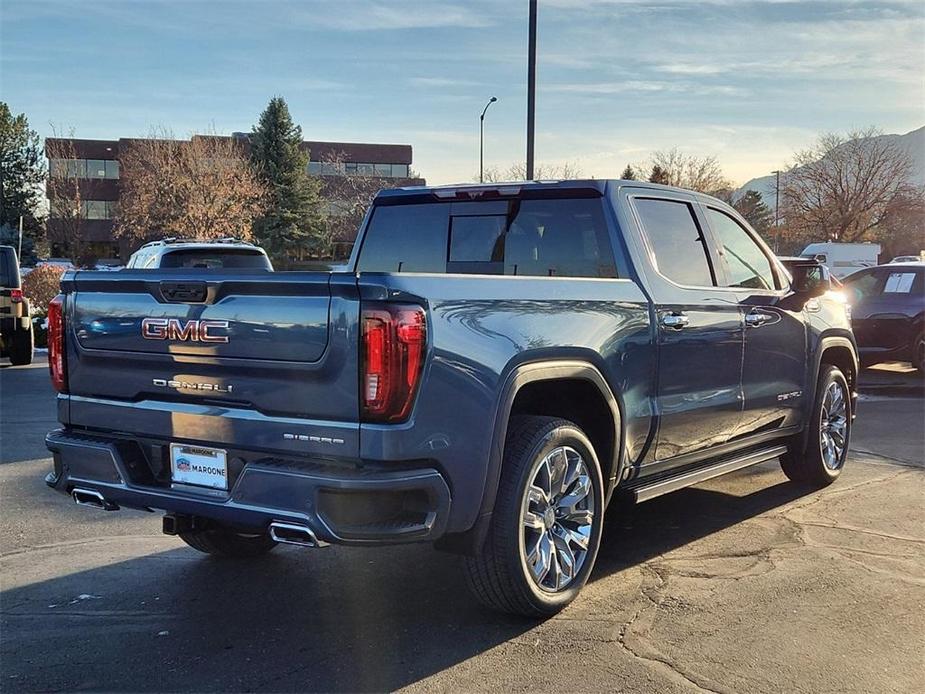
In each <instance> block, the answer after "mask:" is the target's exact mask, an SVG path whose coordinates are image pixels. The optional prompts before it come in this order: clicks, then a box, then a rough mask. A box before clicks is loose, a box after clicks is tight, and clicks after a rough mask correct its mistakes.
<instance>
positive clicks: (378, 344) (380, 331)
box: [360, 304, 427, 422]
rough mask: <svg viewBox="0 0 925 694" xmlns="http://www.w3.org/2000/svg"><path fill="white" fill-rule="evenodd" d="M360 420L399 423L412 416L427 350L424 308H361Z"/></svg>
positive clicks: (400, 306) (389, 306)
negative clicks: (361, 418)
mask: <svg viewBox="0 0 925 694" xmlns="http://www.w3.org/2000/svg"><path fill="white" fill-rule="evenodd" d="M362 326H363V350H362V353H363V354H362V358H363V364H362V367H361V378H362V382H361V384H360V388H361V390H362V393H361V397H362V401H363V419H364V421H367V422H399V421H402V420H403V419H406V418H407V417H408V415H409V414H410V413H411V407H412V405H413V404H414V396H415V394H416V392H417V387H418V382H419V381H420V379H421V370H422V368H423V366H424V350H425V349H426V347H427V329H426V320H425V316H424V309H422V308H421V307H420V306H404V305H398V304H382V305H376V307H375V308H372V307H367V308H364V309H363V314H362Z"/></svg>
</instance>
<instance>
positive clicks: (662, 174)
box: [649, 164, 668, 186]
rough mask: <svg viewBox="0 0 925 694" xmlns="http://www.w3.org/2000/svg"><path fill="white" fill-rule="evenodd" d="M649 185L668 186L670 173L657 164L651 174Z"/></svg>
mask: <svg viewBox="0 0 925 694" xmlns="http://www.w3.org/2000/svg"><path fill="white" fill-rule="evenodd" d="M649 183H661V184H663V185H666V186H667V185H668V172H667V171H665V170H664V169H663V168H662V167H661V166H659V165H658V164H655V165H654V166H653V167H652V173H650V174H649Z"/></svg>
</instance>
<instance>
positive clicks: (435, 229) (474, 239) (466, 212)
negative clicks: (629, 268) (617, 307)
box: [357, 197, 617, 278]
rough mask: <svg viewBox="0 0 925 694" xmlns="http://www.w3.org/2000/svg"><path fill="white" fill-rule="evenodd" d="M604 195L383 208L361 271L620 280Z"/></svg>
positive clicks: (367, 240) (370, 230)
mask: <svg viewBox="0 0 925 694" xmlns="http://www.w3.org/2000/svg"><path fill="white" fill-rule="evenodd" d="M603 205H604V201H603V198H600V197H593V198H588V197H576V198H556V199H511V200H497V199H493V200H490V201H484V202H438V203H418V204H391V205H380V206H376V207H374V209H373V214H372V216H371V218H370V222H369V224H368V227H367V230H366V234H365V236H364V238H363V242H362V247H361V249H360V252H359V257H358V260H357V270H358V271H359V272H429V273H447V274H496V275H512V276H530V277H602V278H608V277H609V278H612V277H617V267H616V263H615V260H614V254H613V249H612V246H611V242H610V236H609V232H608V226H607V222H606V218H605V216H604V207H603Z"/></svg>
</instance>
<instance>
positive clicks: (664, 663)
mask: <svg viewBox="0 0 925 694" xmlns="http://www.w3.org/2000/svg"><path fill="white" fill-rule="evenodd" d="M644 571H645V572H646V573H647V574H649V577H650V578H651V579H653V581H650V582H644V583H643V585H642V586H641V587H640V590H639V594H640V595H641V596H642V597H643V598H645V599H646V604H644V605H643V606H642V607H640V608H639V609H638V610H636V611H635V612H634V613H633V616H632V617H631V618H630V619H629V620H628V621H626V622H625V623H624V624H622V625H621V626H620V628H619V630H618V632H617V639H616V641H617V643H618V644H619V645H620V648H621V649H622V650H624V651H625V652H626V653H627V654H629V655H630V656H631V657H632V658H634V659H636V660H639V661H640V662H642V663H644V664H645V665H646V666H647V667H649V668H650V669H652V670H655V671H657V672H660V673H661V674H662V675H664V676H665V677H667V678H668V679H670V680H671V681H673V682H675V683H678V684H681V685H687V686H688V687H691V688H692V689H693V690H695V691H698V692H708V693H709V694H726V693H727V692H728V691H729V690H726V689H718V688H716V686H717V685H715V684H713V683H707V682H706V681H705V680H702V679H701V678H699V677H698V676H696V675H694V674H691V673H688V672H685V671H684V670H683V669H681V668H680V667H679V666H678V665H676V664H675V663H674V662H672V660H671V658H669V657H668V656H665V655H663V654H662V653H660V652H658V651H657V650H656V649H655V648H654V647H652V645H651V644H650V643H649V642H648V641H647V639H646V638H645V634H646V633H648V631H649V628H650V627H651V624H652V622H653V621H654V619H655V615H656V613H657V611H658V609H659V608H660V607H661V606H662V604H663V602H664V594H663V591H664V589H665V587H666V586H667V583H668V575H669V574H670V570H669V569H668V568H667V567H664V566H648V567H645V569H644ZM640 622H642V623H643V624H644V626H643V628H641V629H639V633H634V629H633V627H634V626H636V625H637V624H639V623H640ZM633 636H635V638H637V639H639V640H640V641H641V642H642V643H643V644H644V645H646V646H648V647H647V648H646V652H645V653H643V652H642V649H640V648H636V647H634V646H633V645H632V644H631V643H630V638H631V637H633Z"/></svg>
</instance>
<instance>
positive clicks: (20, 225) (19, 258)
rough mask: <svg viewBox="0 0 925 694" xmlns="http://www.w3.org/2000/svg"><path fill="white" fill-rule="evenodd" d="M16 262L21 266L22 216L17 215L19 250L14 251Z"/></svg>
mask: <svg viewBox="0 0 925 694" xmlns="http://www.w3.org/2000/svg"><path fill="white" fill-rule="evenodd" d="M16 260H17V262H18V263H19V264H20V265H22V215H19V248H18V249H16Z"/></svg>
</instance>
